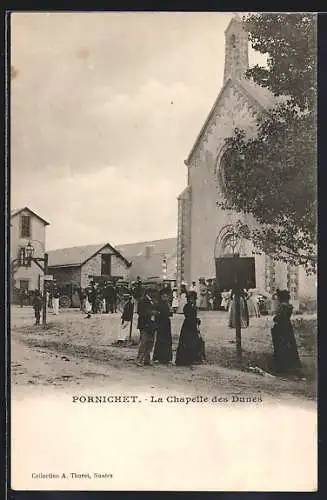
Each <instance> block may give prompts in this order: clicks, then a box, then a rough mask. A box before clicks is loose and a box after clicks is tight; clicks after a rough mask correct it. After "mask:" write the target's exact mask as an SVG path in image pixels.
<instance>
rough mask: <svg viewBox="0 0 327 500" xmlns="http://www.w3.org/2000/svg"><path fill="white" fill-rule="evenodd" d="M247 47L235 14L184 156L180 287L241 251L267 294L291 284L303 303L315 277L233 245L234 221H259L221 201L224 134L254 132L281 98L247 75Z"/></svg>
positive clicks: (313, 290) (296, 299) (310, 294)
mask: <svg viewBox="0 0 327 500" xmlns="http://www.w3.org/2000/svg"><path fill="white" fill-rule="evenodd" d="M248 46H249V42H248V34H247V32H246V31H245V29H244V27H243V23H242V20H241V19H240V17H239V16H238V15H236V16H234V17H233V18H232V20H231V21H230V23H229V25H228V27H227V28H226V30H225V67H224V81H223V86H222V89H221V91H220V92H219V94H218V97H217V99H216V101H215V103H214V105H213V107H212V109H211V111H210V113H209V115H208V117H207V119H206V121H205V123H204V125H203V127H202V129H201V130H200V133H199V135H198V137H197V139H196V141H195V144H194V146H193V148H192V150H191V151H190V153H189V155H188V157H187V159H186V160H185V165H186V167H187V186H186V188H185V189H184V191H183V192H182V193H181V194H180V196H179V197H178V235H177V286H178V287H180V284H181V283H182V282H186V283H187V284H190V283H191V282H192V281H198V280H199V278H205V279H210V278H215V276H216V270H215V258H217V257H224V256H227V255H230V254H231V253H232V252H233V251H234V252H235V251H237V252H239V253H240V256H241V257H242V256H243V257H253V258H254V259H255V278H256V287H257V288H259V289H261V290H262V291H266V292H268V293H272V292H273V291H274V290H276V288H279V289H285V288H287V289H288V290H289V291H290V293H291V300H292V303H293V305H294V306H295V308H298V306H299V299H300V297H315V295H316V286H315V279H314V278H313V277H307V276H306V273H305V271H304V269H303V268H302V267H294V266H291V265H287V264H285V263H283V262H277V261H274V260H273V259H271V258H270V257H269V256H267V255H264V254H262V255H257V254H256V255H255V254H254V251H255V249H254V247H253V245H252V243H251V242H250V241H246V240H244V241H241V242H239V245H238V248H237V249H235V248H234V247H233V248H232V245H231V238H232V237H233V230H232V229H233V224H235V222H236V221H237V220H239V219H240V218H242V219H243V221H244V222H247V223H249V224H256V222H255V220H254V219H253V217H251V216H248V215H242V216H241V215H240V214H238V213H235V212H233V211H229V212H228V211H224V210H222V209H220V208H219V207H218V206H217V202H218V201H219V200H221V199H222V196H223V193H222V188H223V182H224V169H225V168H228V165H226V161H224V153H225V151H224V144H225V142H224V141H225V139H226V138H227V137H230V136H232V135H233V132H234V129H235V128H236V127H237V128H240V129H244V130H245V131H246V132H247V134H249V135H254V134H255V133H256V119H257V117H258V115H260V114H262V113H267V111H268V110H269V108H271V107H273V106H274V105H275V104H276V100H277V98H276V97H275V96H273V95H272V94H271V93H270V92H269V91H268V90H267V89H265V88H262V87H260V86H258V85H257V84H255V83H254V82H253V81H252V80H250V79H247V78H246V77H245V73H246V71H247V69H248V68H249V56H248ZM225 158H226V157H225ZM267 168H269V167H268V166H267Z"/></svg>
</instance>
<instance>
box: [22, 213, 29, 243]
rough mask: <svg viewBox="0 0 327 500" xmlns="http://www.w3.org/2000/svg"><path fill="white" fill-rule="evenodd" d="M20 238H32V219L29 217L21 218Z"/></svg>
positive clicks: (23, 216)
mask: <svg viewBox="0 0 327 500" xmlns="http://www.w3.org/2000/svg"><path fill="white" fill-rule="evenodd" d="M20 237H21V238H30V237H31V217H30V216H29V215H22V216H21V218H20Z"/></svg>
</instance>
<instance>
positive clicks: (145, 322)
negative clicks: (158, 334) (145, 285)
mask: <svg viewBox="0 0 327 500" xmlns="http://www.w3.org/2000/svg"><path fill="white" fill-rule="evenodd" d="M155 314H156V308H155V304H154V301H153V300H152V298H151V296H150V295H149V294H148V293H146V292H144V294H143V296H142V298H141V299H140V300H139V303H138V316H139V317H138V323H137V328H138V329H139V330H140V337H141V339H140V346H139V350H138V354H137V359H136V364H137V366H143V365H145V366H149V365H151V358H150V356H151V351H152V349H153V344H154V335H155V328H156V323H155Z"/></svg>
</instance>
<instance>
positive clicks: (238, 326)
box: [234, 254, 242, 365]
mask: <svg viewBox="0 0 327 500" xmlns="http://www.w3.org/2000/svg"><path fill="white" fill-rule="evenodd" d="M234 259H235V280H234V282H235V291H234V293H235V296H234V300H235V334H236V360H237V363H238V365H241V364H242V330H241V290H240V284H239V256H238V255H237V254H236V255H235V256H234Z"/></svg>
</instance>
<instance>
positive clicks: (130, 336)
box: [129, 301, 134, 342]
mask: <svg viewBox="0 0 327 500" xmlns="http://www.w3.org/2000/svg"><path fill="white" fill-rule="evenodd" d="M133 319H134V301H133V307H132V317H131V322H130V325H129V341H130V342H132V330H133Z"/></svg>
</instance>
